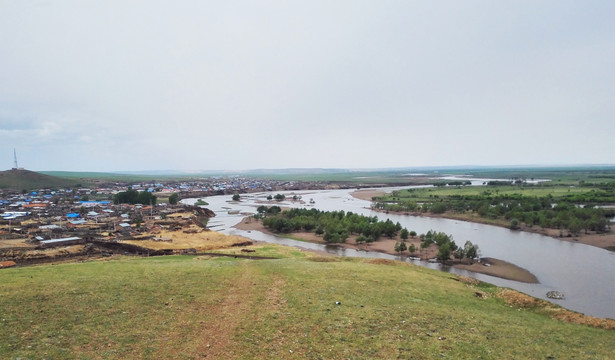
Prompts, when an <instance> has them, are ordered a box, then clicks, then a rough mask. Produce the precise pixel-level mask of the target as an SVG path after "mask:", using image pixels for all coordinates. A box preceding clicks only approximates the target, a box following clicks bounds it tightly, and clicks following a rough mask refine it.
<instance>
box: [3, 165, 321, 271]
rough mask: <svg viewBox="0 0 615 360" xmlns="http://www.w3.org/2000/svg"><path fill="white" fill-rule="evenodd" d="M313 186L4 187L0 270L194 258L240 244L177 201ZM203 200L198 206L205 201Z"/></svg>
mask: <svg viewBox="0 0 615 360" xmlns="http://www.w3.org/2000/svg"><path fill="white" fill-rule="evenodd" d="M324 186H326V185H323V184H319V183H315V182H298V181H293V182H285V181H275V180H260V179H254V178H242V177H228V178H223V177H215V178H203V179H198V180H191V181H177V182H173V181H166V182H162V181H160V182H141V183H128V182H103V181H99V182H98V183H97V184H96V186H93V187H75V188H57V189H52V188H42V189H35V190H25V189H22V190H21V191H17V190H5V191H4V192H2V193H1V195H0V267H11V266H21V265H31V264H37V263H49V262H59V261H75V260H81V259H88V258H93V257H94V258H96V257H98V258H100V257H110V256H113V255H117V254H123V255H145V256H152V255H164V254H178V253H197V252H199V251H205V250H209V249H213V248H219V247H228V246H238V245H247V244H249V241H246V239H244V238H240V237H223V236H222V235H221V234H218V233H215V232H212V231H209V229H208V228H207V222H208V220H209V218H211V217H213V216H215V214H214V213H213V212H212V211H210V210H208V209H206V208H204V207H200V206H186V205H183V204H182V203H181V202H180V201H179V200H181V199H185V198H204V197H206V196H212V195H224V194H239V193H247V192H256V191H283V190H300V189H314V188H323V187H324ZM127 189H132V190H136V191H138V192H139V193H141V192H148V193H150V194H152V195H153V196H152V197H150V198H151V199H155V201H150V203H148V204H139V203H136V204H128V203H120V202H118V201H117V198H116V199H115V201H114V197H115V196H116V194H119V193H121V192H123V191H126V190H127ZM204 203H205V202H202V203H201V204H204Z"/></svg>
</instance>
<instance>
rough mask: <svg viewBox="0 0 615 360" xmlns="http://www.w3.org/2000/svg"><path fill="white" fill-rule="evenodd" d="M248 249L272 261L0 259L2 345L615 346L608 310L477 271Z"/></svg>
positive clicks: (530, 351) (43, 353) (561, 353)
mask: <svg viewBox="0 0 615 360" xmlns="http://www.w3.org/2000/svg"><path fill="white" fill-rule="evenodd" d="M251 249H252V250H255V252H254V253H253V254H254V255H258V256H263V257H273V258H275V259H268V260H247V259H239V258H238V259H235V258H233V257H230V258H228V257H211V256H167V257H151V258H129V257H113V258H112V259H111V260H107V261H89V262H83V263H72V264H59V265H43V266H34V267H24V268H12V269H5V270H2V272H1V273H0V277H1V278H2V281H1V282H0V296H1V297H2V306H1V307H0V327H1V328H2V331H0V357H1V358H10V359H12V358H22V359H23V358H47V359H59V358H62V359H95V358H105V359H126V358H150V359H165V358H166V359H171V358H173V359H194V358H205V357H206V358H218V359H222V358H224V359H246V358H254V359H270V358H289V359H290V358H305V359H320V358H322V359H342V358H344V359H391V358H405V359H443V358H448V359H470V358H471V359H477V358H481V359H503V358H509V359H512V358H534V359H546V358H552V359H563V358H577V359H608V358H610V357H611V356H612V354H613V351H614V350H615V343H614V342H613V338H614V336H615V333H613V331H614V330H613V327H614V326H615V324H614V323H613V321H610V320H603V319H594V318H589V317H585V316H581V315H578V314H575V313H572V312H569V311H567V310H564V309H561V308H558V307H556V306H555V305H551V304H548V303H545V302H543V301H540V300H536V299H533V298H531V297H529V296H526V295H522V294H519V293H516V292H513V291H510V290H504V289H499V288H496V287H494V286H491V285H487V284H483V283H478V282H477V281H475V280H472V279H463V278H459V277H456V276H453V275H451V274H448V273H442V272H438V271H432V270H429V269H425V268H421V267H416V266H412V265H409V264H405V263H398V262H392V261H383V260H360V259H347V258H337V257H320V256H317V255H314V254H311V253H306V252H303V251H299V250H297V249H293V248H286V247H280V246H274V245H257V246H253V247H251ZM227 252H231V253H232V252H236V253H238V254H239V253H241V252H240V250H239V249H233V250H227ZM336 302H339V304H336ZM560 318H569V319H572V320H573V321H581V322H586V323H589V324H591V325H594V326H590V325H581V324H573V323H568V322H565V321H562V320H561V319H560ZM595 326H598V327H595ZM599 327H604V328H599ZM607 328H610V330H609V329H607Z"/></svg>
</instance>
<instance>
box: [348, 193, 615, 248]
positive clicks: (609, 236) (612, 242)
mask: <svg viewBox="0 0 615 360" xmlns="http://www.w3.org/2000/svg"><path fill="white" fill-rule="evenodd" d="M384 194H385V192H384V191H382V190H377V189H370V190H357V191H354V192H352V193H350V195H352V196H353V197H355V198H357V199H361V200H366V201H372V198H373V197H376V196H382V195H384ZM374 211H380V212H384V213H387V214H388V213H391V214H397V215H411V216H426V217H433V218H444V219H451V220H461V221H468V222H474V223H478V224H485V225H493V226H499V227H503V228H507V229H508V226H507V225H505V224H500V223H497V222H494V221H489V220H488V219H481V218H479V217H476V216H474V215H472V214H451V213H444V214H431V213H420V212H408V211H382V210H377V209H374ZM519 231H526V232H531V233H535V234H540V235H545V236H549V237H552V238H555V239H558V240H563V241H569V242H578V243H581V244H585V245H590V246H595V247H599V248H602V249H606V250H609V251H615V233H613V232H609V233H604V234H598V233H590V234H584V233H581V234H579V235H577V236H572V235H570V236H569V234H568V232H567V231H563V233H560V230H558V229H543V228H541V227H538V226H532V227H529V226H521V227H520V228H519ZM560 234H561V235H562V236H560Z"/></svg>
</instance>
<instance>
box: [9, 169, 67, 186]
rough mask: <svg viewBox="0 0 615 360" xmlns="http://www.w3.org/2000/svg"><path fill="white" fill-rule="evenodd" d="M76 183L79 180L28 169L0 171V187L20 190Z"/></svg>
mask: <svg viewBox="0 0 615 360" xmlns="http://www.w3.org/2000/svg"><path fill="white" fill-rule="evenodd" d="M78 184H79V181H77V180H73V179H67V178H62V177H57V176H50V175H45V174H41V173H38V172H35V171H30V170H15V169H13V170H7V171H0V189H13V190H17V191H21V190H23V189H26V190H33V189H43V188H62V187H68V188H70V187H74V186H76V185H78Z"/></svg>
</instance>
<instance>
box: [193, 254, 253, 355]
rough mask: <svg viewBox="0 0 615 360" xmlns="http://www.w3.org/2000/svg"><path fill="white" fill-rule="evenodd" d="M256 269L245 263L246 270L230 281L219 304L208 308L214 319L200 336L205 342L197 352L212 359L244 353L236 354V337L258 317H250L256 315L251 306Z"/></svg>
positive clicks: (209, 314) (202, 341) (206, 325)
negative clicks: (239, 328) (234, 344)
mask: <svg viewBox="0 0 615 360" xmlns="http://www.w3.org/2000/svg"><path fill="white" fill-rule="evenodd" d="M252 271H253V268H252V267H250V266H245V271H244V272H242V273H241V274H240V275H239V276H235V277H234V278H233V279H232V280H231V281H230V282H229V283H228V286H227V288H226V291H225V293H224V296H223V297H222V298H221V299H219V300H218V302H217V304H216V305H215V306H212V307H209V308H208V309H207V310H206V311H207V312H208V316H209V317H211V319H212V320H211V321H208V322H207V323H206V324H205V325H204V328H203V331H202V332H201V334H200V336H199V338H200V339H201V342H200V344H199V346H198V348H197V352H198V354H201V356H203V357H207V358H208V359H228V358H235V357H237V356H239V355H241V354H234V351H233V346H231V345H232V337H233V335H234V334H235V330H236V329H237V328H238V327H239V325H240V324H241V323H242V322H244V321H246V320H248V321H250V320H254V319H249V318H247V317H251V316H253V312H252V311H251V310H250V308H251V307H252V306H254V303H255V292H254V291H253V289H252V287H253V285H252V284H253V283H254V282H255V281H256V280H255V275H254V274H253V273H252ZM246 316H247V317H246Z"/></svg>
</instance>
